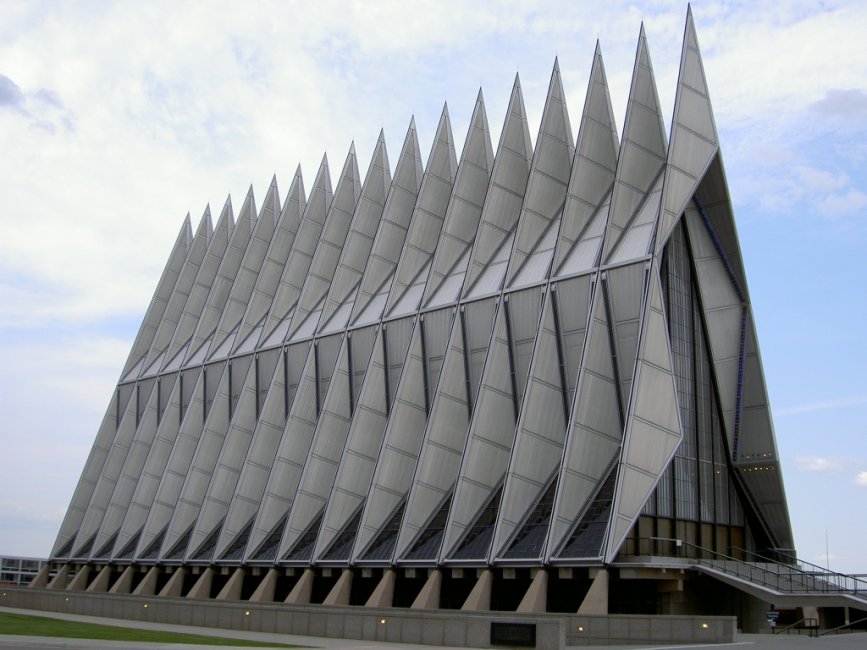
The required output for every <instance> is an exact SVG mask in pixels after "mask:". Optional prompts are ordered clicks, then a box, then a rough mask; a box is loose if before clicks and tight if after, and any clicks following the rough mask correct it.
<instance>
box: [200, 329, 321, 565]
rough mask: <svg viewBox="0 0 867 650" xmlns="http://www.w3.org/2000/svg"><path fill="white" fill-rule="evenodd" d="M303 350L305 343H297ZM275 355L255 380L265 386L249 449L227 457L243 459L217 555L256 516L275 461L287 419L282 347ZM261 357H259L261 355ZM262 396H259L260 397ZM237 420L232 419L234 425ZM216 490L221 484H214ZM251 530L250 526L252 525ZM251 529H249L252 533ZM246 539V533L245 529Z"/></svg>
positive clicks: (233, 483) (284, 358)
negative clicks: (260, 375) (267, 367)
mask: <svg viewBox="0 0 867 650" xmlns="http://www.w3.org/2000/svg"><path fill="white" fill-rule="evenodd" d="M299 347H300V348H302V349H303V350H306V349H307V348H308V345H307V344H304V343H302V344H300V346H299ZM273 352H274V353H275V356H276V361H277V363H276V366H274V367H272V368H271V370H270V372H265V373H263V375H262V377H260V378H259V379H258V380H257V383H258V384H259V386H260V387H261V386H262V382H265V383H264V385H265V386H266V387H267V388H266V389H265V397H264V401H263V402H262V405H261V407H259V408H258V412H259V414H260V415H259V417H258V420H257V421H256V423H255V429H254V430H253V432H252V440H251V441H250V444H249V449H248V450H246V452H245V453H244V455H243V456H240V455H239V457H237V458H228V459H227V460H228V461H229V463H231V464H232V465H235V466H236V463H238V462H243V465H242V466H241V468H240V470H239V475H238V477H237V480H236V481H234V482H232V484H231V485H232V488H233V490H232V492H230V493H229V494H228V495H227V496H224V497H223V499H224V500H225V501H227V508H226V512H225V522H224V524H223V529H222V532H221V534H220V539H219V540H218V542H217V546H216V556H218V557H219V556H220V555H222V554H223V553H224V552H225V550H226V547H227V546H228V545H229V544H230V543H231V542H232V540H233V539H234V538H235V536H236V535H238V534H240V533H241V531H242V529H243V528H244V527H245V526H246V525H247V523H248V522H251V520H252V519H253V518H254V517H255V515H256V512H257V510H258V508H259V506H260V505H261V502H262V496H263V494H264V491H265V485H266V483H267V480H268V474H269V473H270V471H271V467H272V466H273V463H274V458H275V456H276V454H277V448H278V446H279V444H280V437H281V436H282V434H283V427H284V424H285V422H286V415H285V413H286V404H285V394H286V388H287V387H286V383H285V380H286V378H287V377H288V376H289V369H288V368H287V367H286V365H285V363H286V357H287V355H285V354H283V351H282V350H274V351H273ZM260 360H261V357H260ZM260 370H261V365H260ZM259 398H260V399H261V396H260V397H259ZM238 424H239V423H238V421H237V420H236V421H235V422H233V427H234V426H237V425H238ZM216 487H217V488H218V489H219V488H221V487H222V486H216ZM251 531H252V528H251ZM251 531H250V532H251ZM248 539H249V532H248Z"/></svg>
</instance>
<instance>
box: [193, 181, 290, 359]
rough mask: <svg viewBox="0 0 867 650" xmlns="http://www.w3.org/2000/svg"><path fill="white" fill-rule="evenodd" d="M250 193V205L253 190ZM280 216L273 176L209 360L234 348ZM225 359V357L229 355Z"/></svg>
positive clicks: (219, 325)
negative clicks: (223, 348)
mask: <svg viewBox="0 0 867 650" xmlns="http://www.w3.org/2000/svg"><path fill="white" fill-rule="evenodd" d="M250 192H251V201H252V188H251V190H250ZM279 216H280V194H279V191H278V190H277V177H276V176H275V177H274V178H272V179H271V185H270V187H269V188H268V193H267V194H266V195H265V200H264V201H263V202H262V209H261V210H260V211H259V217H258V218H257V219H256V221H255V224H254V226H253V232H252V234H251V236H250V241H249V243H248V244H247V248H246V250H245V251H244V257H243V259H242V260H241V265H240V266H239V267H238V272H237V273H236V274H235V280H234V282H233V283H232V289H231V291H230V292H229V297H228V298H227V299H226V304H225V306H224V307H223V309H222V312H221V314H220V320H219V322H218V324H217V329H216V332H215V333H214V339H213V341H212V342H211V348H210V350H209V351H208V354H209V356H214V355H216V354H217V352H216V351H217V350H218V349H219V348H220V347H222V346H223V345H226V344H229V345H232V346H234V343H235V335H236V334H237V333H238V329H239V325H240V324H241V321H242V319H243V318H244V313H245V312H246V311H247V305H248V303H249V302H250V297H251V296H252V295H253V289H254V288H255V286H256V283H257V281H258V278H259V277H260V275H261V272H262V264H263V263H264V261H265V256H266V255H267V254H268V250H269V249H270V247H271V240H272V239H273V237H274V232H275V229H276V227H277V219H278V217H279ZM224 356H228V352H226V353H225V355H224ZM214 358H216V356H214Z"/></svg>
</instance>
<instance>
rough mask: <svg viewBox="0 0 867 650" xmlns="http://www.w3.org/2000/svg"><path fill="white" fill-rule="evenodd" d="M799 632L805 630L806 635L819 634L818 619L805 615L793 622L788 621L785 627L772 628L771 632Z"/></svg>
mask: <svg viewBox="0 0 867 650" xmlns="http://www.w3.org/2000/svg"><path fill="white" fill-rule="evenodd" d="M793 631H794V632H796V633H797V634H801V632H806V633H807V636H819V619H817V618H814V617H805V618H801V619H798V620H797V621H795V622H794V623H789V624H788V625H787V626H786V627H781V628H780V629H774V630H773V631H772V632H771V633H772V634H791V633H792V632H793Z"/></svg>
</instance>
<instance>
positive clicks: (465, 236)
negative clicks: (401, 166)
mask: <svg viewBox="0 0 867 650" xmlns="http://www.w3.org/2000/svg"><path fill="white" fill-rule="evenodd" d="M493 163H494V153H493V150H492V149H491V134H490V130H489V129H488V117H487V115H486V114H485V102H484V99H483V97H482V91H481V90H480V91H479V95H478V97H477V98H476V105H475V108H474V109H473V115H472V117H471V118H470V127H469V129H468V130H467V140H466V142H465V143H464V150H463V152H462V153H461V164H460V165H459V166H458V172H457V175H456V176H455V184H454V190H453V191H452V196H451V198H450V199H449V206H448V208H447V209H446V216H445V218H444V220H443V227H442V233H441V234H440V238H439V242H438V243H437V248H436V252H435V253H434V257H433V265H432V267H431V270H430V278H429V279H428V282H427V285H426V286H425V291H424V296H423V298H422V304H425V305H427V306H428V307H434V306H436V305H441V304H446V303H448V302H452V301H454V300H456V299H457V294H458V292H459V291H460V287H461V285H462V284H463V275H464V273H466V269H467V264H468V263H469V251H470V248H471V246H472V243H473V240H474V238H475V236H476V230H477V229H478V226H479V219H480V217H481V214H482V206H483V204H484V201H485V195H486V193H487V191H488V184H489V181H490V178H491V168H492V166H493ZM458 267H460V276H461V277H460V281H459V282H458V283H457V285H458V286H457V290H456V291H454V292H453V295H452V297H451V298H450V299H447V300H443V299H440V298H437V299H436V300H434V296H436V294H438V292H439V291H440V287H441V285H442V284H443V283H444V282H445V281H446V280H447V279H448V278H449V277H450V276H452V275H453V274H454V273H455V272H456V269H457V268H458Z"/></svg>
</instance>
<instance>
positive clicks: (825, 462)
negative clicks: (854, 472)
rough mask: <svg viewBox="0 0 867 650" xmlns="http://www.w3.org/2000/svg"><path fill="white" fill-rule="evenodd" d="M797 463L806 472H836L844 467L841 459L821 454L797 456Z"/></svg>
mask: <svg viewBox="0 0 867 650" xmlns="http://www.w3.org/2000/svg"><path fill="white" fill-rule="evenodd" d="M795 465H796V466H797V467H798V468H799V469H801V470H804V471H805V472H815V473H817V474H836V473H838V472H840V471H842V469H843V466H842V464H841V463H840V462H839V461H837V460H832V459H829V458H822V457H821V456H809V457H808V456H800V457H798V458H795Z"/></svg>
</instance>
